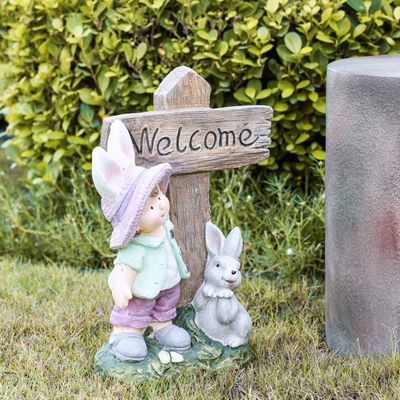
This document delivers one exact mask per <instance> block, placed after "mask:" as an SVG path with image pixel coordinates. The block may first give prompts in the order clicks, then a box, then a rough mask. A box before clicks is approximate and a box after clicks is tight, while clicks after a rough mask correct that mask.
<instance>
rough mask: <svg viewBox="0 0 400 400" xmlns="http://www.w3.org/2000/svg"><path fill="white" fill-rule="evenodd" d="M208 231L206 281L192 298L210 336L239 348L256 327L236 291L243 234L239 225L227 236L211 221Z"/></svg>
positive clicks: (197, 318) (199, 321)
mask: <svg viewBox="0 0 400 400" xmlns="http://www.w3.org/2000/svg"><path fill="white" fill-rule="evenodd" d="M205 234H206V246H207V252H208V257H207V263H206V267H205V270H204V281H203V284H202V285H201V286H200V288H199V290H198V291H197V293H196V295H195V296H194V298H193V301H192V305H193V308H194V310H195V312H196V316H195V322H196V325H197V326H198V327H199V328H200V329H201V330H202V331H203V332H204V333H205V334H206V335H207V336H208V337H209V338H211V339H213V340H216V341H218V342H220V343H222V344H223V345H224V346H230V347H238V346H241V345H243V344H246V343H247V342H248V340H249V335H250V331H251V328H252V322H251V318H250V316H249V314H248V312H247V311H246V309H245V308H244V307H243V306H242V304H240V303H239V301H238V299H237V298H236V296H235V294H234V293H233V291H232V289H234V288H236V287H237V286H239V285H240V283H241V281H242V275H241V273H240V263H239V260H238V259H239V256H240V254H241V252H242V248H243V241H242V235H241V233H240V229H239V228H237V227H236V228H234V229H233V230H232V231H231V232H230V233H229V235H228V236H227V237H226V238H225V237H224V235H223V234H222V232H221V231H220V230H219V229H218V227H217V226H215V225H214V224H213V223H211V222H210V221H209V222H207V224H206V232H205Z"/></svg>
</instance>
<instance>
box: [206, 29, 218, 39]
mask: <svg viewBox="0 0 400 400" xmlns="http://www.w3.org/2000/svg"><path fill="white" fill-rule="evenodd" d="M208 37H209V40H210V42H214V41H216V40H217V39H218V31H217V30H216V29H211V31H210V32H208Z"/></svg>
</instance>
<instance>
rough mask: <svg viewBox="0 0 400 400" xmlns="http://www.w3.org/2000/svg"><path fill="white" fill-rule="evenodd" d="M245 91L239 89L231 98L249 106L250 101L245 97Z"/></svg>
mask: <svg viewBox="0 0 400 400" xmlns="http://www.w3.org/2000/svg"><path fill="white" fill-rule="evenodd" d="M244 91H245V89H244V88H240V89H239V90H237V91H236V92H235V93H234V94H233V97H234V98H235V99H236V100H239V101H240V102H242V103H247V104H249V103H251V102H252V101H251V100H250V99H249V98H248V97H247V96H246V94H245V92H244Z"/></svg>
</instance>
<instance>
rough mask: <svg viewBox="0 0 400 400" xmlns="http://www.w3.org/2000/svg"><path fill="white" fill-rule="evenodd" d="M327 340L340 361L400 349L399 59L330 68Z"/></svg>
mask: <svg viewBox="0 0 400 400" xmlns="http://www.w3.org/2000/svg"><path fill="white" fill-rule="evenodd" d="M326 147H327V159H326V273H325V276H326V335H327V343H328V346H329V347H330V348H332V349H334V350H338V351H339V352H341V353H345V352H356V353H370V354H388V353H391V352H392V351H394V350H397V349H398V347H399V346H400V341H399V339H400V329H399V328H400V55H393V56H374V57H361V58H353V59H345V60H340V61H335V62H333V63H331V64H329V65H328V78H327V138H326Z"/></svg>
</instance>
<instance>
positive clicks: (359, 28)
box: [353, 7, 400, 38]
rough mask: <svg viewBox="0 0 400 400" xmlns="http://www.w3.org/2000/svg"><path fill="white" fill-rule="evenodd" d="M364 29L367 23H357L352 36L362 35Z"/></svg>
mask: <svg viewBox="0 0 400 400" xmlns="http://www.w3.org/2000/svg"><path fill="white" fill-rule="evenodd" d="M399 9H400V7H399ZM366 29H367V25H365V24H359V25H357V26H356V27H355V28H354V31H353V37H354V38H356V37H357V36H360V35H362V34H363V33H364V32H365V30H366Z"/></svg>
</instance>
